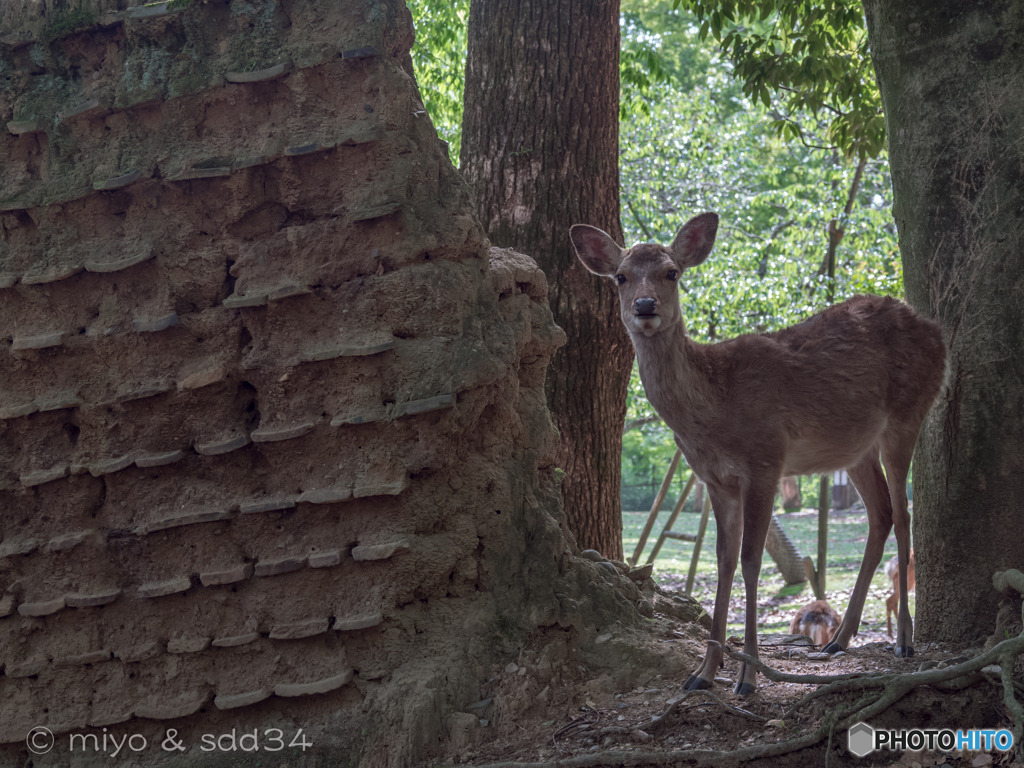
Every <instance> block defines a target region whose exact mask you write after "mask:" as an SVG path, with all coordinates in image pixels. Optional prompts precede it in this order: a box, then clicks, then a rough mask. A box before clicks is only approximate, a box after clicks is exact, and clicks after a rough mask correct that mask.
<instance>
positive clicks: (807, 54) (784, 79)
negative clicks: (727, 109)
mask: <svg viewBox="0 0 1024 768" xmlns="http://www.w3.org/2000/svg"><path fill="white" fill-rule="evenodd" d="M674 5H675V6H677V7H678V6H683V7H686V8H688V9H689V10H691V11H693V12H694V13H695V14H696V18H697V20H698V21H699V22H700V36H701V38H707V37H708V36H709V35H710V36H713V37H714V39H715V40H716V41H717V42H718V43H719V44H720V45H721V47H722V50H723V51H724V52H725V54H726V55H727V56H728V57H729V58H730V59H731V60H732V62H733V64H734V66H735V76H736V77H737V78H738V79H739V80H740V82H742V83H743V90H744V93H746V94H747V96H748V97H750V98H751V99H752V100H754V101H759V102H761V103H762V104H763V105H764V106H765V107H770V106H771V105H772V103H773V102H776V101H778V102H780V104H781V107H782V110H781V113H780V115H779V116H777V117H776V118H775V119H774V123H773V127H774V128H775V129H776V130H777V131H779V132H780V134H781V135H789V136H791V137H792V138H797V137H798V136H799V133H800V131H801V130H802V126H801V125H800V123H801V120H800V116H801V115H803V114H811V115H815V116H817V115H826V116H827V123H826V126H825V131H824V134H825V137H826V138H827V140H828V142H829V143H830V144H833V145H835V146H837V147H838V148H839V149H840V150H841V151H842V152H843V154H844V155H846V156H847V157H852V156H857V157H859V158H865V157H875V156H877V155H878V154H879V153H880V152H881V151H882V149H883V147H884V146H885V122H884V119H883V116H882V103H881V97H880V95H879V93H878V85H877V83H876V82H875V76H874V70H873V68H872V65H871V58H870V56H869V53H868V36H867V29H866V28H865V25H864V12H863V9H862V8H861V4H860V2H858V1H857V0H675V1H674Z"/></svg>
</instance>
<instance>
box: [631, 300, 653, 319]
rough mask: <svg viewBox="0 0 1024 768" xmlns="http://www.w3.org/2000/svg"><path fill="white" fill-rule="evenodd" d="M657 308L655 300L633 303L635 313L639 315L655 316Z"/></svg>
mask: <svg viewBox="0 0 1024 768" xmlns="http://www.w3.org/2000/svg"><path fill="white" fill-rule="evenodd" d="M657 306H658V303H657V302H656V301H655V300H654V299H637V300H636V301H634V302H633V311H634V312H636V313H637V314H638V315H653V314H654V310H655V308H656V307H657Z"/></svg>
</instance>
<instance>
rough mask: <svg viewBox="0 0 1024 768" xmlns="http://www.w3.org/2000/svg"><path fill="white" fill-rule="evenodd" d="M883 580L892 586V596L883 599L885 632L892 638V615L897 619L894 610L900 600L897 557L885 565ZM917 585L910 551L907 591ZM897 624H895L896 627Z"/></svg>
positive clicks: (912, 555)
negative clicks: (885, 579) (886, 580)
mask: <svg viewBox="0 0 1024 768" xmlns="http://www.w3.org/2000/svg"><path fill="white" fill-rule="evenodd" d="M885 578H887V579H888V580H889V582H890V583H891V584H892V594H891V595H889V596H888V597H887V598H886V599H885V631H886V632H888V633H889V637H892V614H894V613H895V614H896V617H897V619H899V613H898V612H897V610H896V605H897V603H899V599H900V594H902V593H901V592H900V563H899V557H898V556H897V557H894V558H893V559H892V560H890V561H889V562H888V563H886V564H885ZM916 585H917V579H916V578H914V550H913V548H911V550H910V560H909V561H908V562H907V590H911V589H913V588H914V587H915V586H916ZM898 626H899V624H898V623H897V627H898Z"/></svg>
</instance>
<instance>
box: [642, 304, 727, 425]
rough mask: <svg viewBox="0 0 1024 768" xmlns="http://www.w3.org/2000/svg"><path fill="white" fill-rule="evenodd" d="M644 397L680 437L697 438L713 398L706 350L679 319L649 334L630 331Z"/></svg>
mask: <svg viewBox="0 0 1024 768" xmlns="http://www.w3.org/2000/svg"><path fill="white" fill-rule="evenodd" d="M631 336H632V338H633V346H634V347H635V348H636V356H637V365H638V367H639V369H640V380H641V381H642V382H643V385H644V391H645V392H646V393H647V399H648V400H650V402H651V405H653V406H654V410H656V411H657V412H658V415H659V416H661V418H662V419H664V420H665V423H666V424H667V425H668V427H669V428H670V429H671V430H672V431H673V432H675V433H676V434H677V435H678V436H679V437H680V438H682V439H684V440H686V439H687V438H690V439H693V438H696V437H697V434H698V433H699V432H700V429H701V426H702V424H703V423H704V422H705V421H706V417H707V414H708V411H709V409H710V406H711V404H712V400H713V388H712V386H711V380H710V366H709V359H708V355H707V350H706V348H705V347H703V346H702V345H700V344H697V343H696V342H695V341H693V340H692V339H691V338H690V337H689V336H687V335H686V327H685V326H684V325H683V322H682V320H680V321H678V322H676V323H673V324H672V326H671V327H669V328H666V329H664V330H663V331H661V332H660V333H656V334H654V335H652V336H644V335H643V334H631Z"/></svg>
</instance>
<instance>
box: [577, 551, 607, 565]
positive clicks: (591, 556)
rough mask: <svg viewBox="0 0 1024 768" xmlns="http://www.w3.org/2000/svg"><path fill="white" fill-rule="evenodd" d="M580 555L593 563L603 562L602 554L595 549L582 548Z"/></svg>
mask: <svg viewBox="0 0 1024 768" xmlns="http://www.w3.org/2000/svg"><path fill="white" fill-rule="evenodd" d="M580 557H584V558H586V559H587V560H590V561H592V562H595V563H603V562H605V559H604V555H602V554H601V553H600V552H598V551H597V550H596V549H584V550H583V551H582V552H580Z"/></svg>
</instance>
